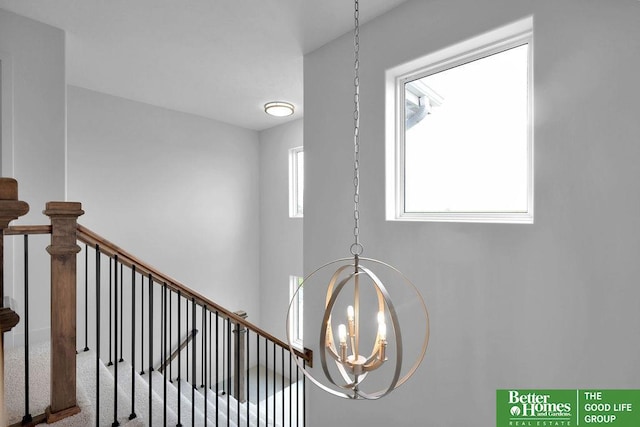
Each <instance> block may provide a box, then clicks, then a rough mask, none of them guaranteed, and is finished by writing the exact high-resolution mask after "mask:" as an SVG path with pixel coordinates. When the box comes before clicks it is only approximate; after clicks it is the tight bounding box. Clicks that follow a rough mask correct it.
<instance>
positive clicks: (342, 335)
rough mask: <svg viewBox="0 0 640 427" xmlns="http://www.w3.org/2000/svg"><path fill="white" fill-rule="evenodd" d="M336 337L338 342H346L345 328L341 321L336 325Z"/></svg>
mask: <svg viewBox="0 0 640 427" xmlns="http://www.w3.org/2000/svg"><path fill="white" fill-rule="evenodd" d="M338 339H339V340H340V344H346V343H347V328H346V327H345V326H344V324H342V323H341V324H339V325H338Z"/></svg>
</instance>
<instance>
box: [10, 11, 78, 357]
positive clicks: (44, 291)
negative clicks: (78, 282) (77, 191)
mask: <svg viewBox="0 0 640 427" xmlns="http://www.w3.org/2000/svg"><path fill="white" fill-rule="evenodd" d="M0 62H1V63H2V90H1V92H2V126H1V127H2V152H1V153H2V155H1V158H2V162H1V164H2V168H1V170H2V176H5V177H13V178H16V179H17V180H18V184H19V186H18V191H19V197H20V199H21V200H24V201H26V202H27V203H29V205H30V209H31V210H30V212H29V213H28V214H27V215H26V216H25V217H23V218H21V219H20V220H18V221H15V222H14V223H13V224H43V223H46V222H47V218H46V217H45V216H44V215H42V210H43V209H44V206H45V203H46V202H47V201H50V200H64V198H65V143H66V141H65V139H66V123H65V122H66V118H65V114H66V106H65V35H64V32H63V31H61V30H59V29H57V28H53V27H50V26H48V25H45V24H41V23H39V22H36V21H33V20H31V19H27V18H24V17H22V16H19V15H16V14H13V13H11V12H7V11H5V10H2V9H0ZM14 240H16V242H15V246H14V242H13V241H14ZM18 240H21V239H17V238H10V237H7V238H6V243H5V270H4V271H5V295H7V296H10V297H12V298H13V299H14V300H15V304H16V305H15V308H16V311H17V312H18V313H19V314H21V315H22V314H23V313H24V311H23V295H24V293H23V289H24V288H23V283H22V275H21V274H16V280H14V278H13V275H14V270H15V271H18V272H22V271H23V267H22V257H21V256H16V258H15V261H14V259H13V253H14V250H15V252H16V253H21V251H22V242H21V241H18ZM46 245H47V240H46V239H43V238H40V237H34V238H32V239H31V246H32V247H33V246H37V247H41V248H42V250H41V252H40V254H39V256H34V257H33V258H31V260H30V267H31V268H30V279H31V280H30V282H31V283H30V285H31V286H30V292H31V294H32V295H46V298H42V299H36V298H32V300H31V304H30V309H31V310H32V313H38V316H31V319H30V321H31V323H30V328H31V329H33V330H35V333H34V334H33V335H32V337H34V338H36V339H37V338H42V337H43V336H46V333H47V330H48V327H49V326H48V325H49V297H48V295H49V284H48V283H49V271H48V267H47V265H48V255H47V254H46V252H45V251H44V247H45V246H46ZM23 326H24V322H21V323H20V324H19V325H18V326H17V327H16V328H15V329H14V331H12V333H11V334H8V335H7V337H6V340H5V342H6V343H8V344H9V345H11V343H12V338H13V334H14V333H15V334H16V338H17V339H20V340H21V339H22V338H21V335H22V331H23V330H24V328H23Z"/></svg>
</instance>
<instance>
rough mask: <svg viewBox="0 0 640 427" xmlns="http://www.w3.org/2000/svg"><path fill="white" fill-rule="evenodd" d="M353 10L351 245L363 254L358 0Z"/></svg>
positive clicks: (352, 251) (355, 251)
mask: <svg viewBox="0 0 640 427" xmlns="http://www.w3.org/2000/svg"><path fill="white" fill-rule="evenodd" d="M354 7H355V10H354V12H353V21H354V30H353V50H354V63H353V70H354V77H353V86H354V94H353V104H354V110H353V187H354V192H353V205H354V206H353V220H354V227H353V237H354V243H353V245H351V254H352V255H355V256H358V255H360V254H362V252H363V247H362V245H361V244H360V23H359V19H360V10H359V4H358V0H355V2H354Z"/></svg>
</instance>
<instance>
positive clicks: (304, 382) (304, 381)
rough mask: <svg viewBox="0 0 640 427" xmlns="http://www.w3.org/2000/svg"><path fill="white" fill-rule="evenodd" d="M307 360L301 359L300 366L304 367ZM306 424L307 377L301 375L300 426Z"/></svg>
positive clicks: (304, 426)
mask: <svg viewBox="0 0 640 427" xmlns="http://www.w3.org/2000/svg"><path fill="white" fill-rule="evenodd" d="M306 367H307V361H306V360H303V361H302V368H303V369H306ZM306 425H307V377H306V375H303V376H302V426H303V427H306Z"/></svg>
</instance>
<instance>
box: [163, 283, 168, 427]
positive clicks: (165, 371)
mask: <svg viewBox="0 0 640 427" xmlns="http://www.w3.org/2000/svg"><path fill="white" fill-rule="evenodd" d="M166 312H167V282H164V284H163V287H162V317H163V322H162V327H163V328H164V329H163V337H164V343H163V345H162V360H163V361H166V360H167V315H166ZM162 374H163V375H162V384H163V391H162V392H163V395H162V401H163V402H164V405H163V409H162V411H163V418H162V419H163V421H164V424H163V425H165V426H166V425H167V368H166V366H165V368H164V370H163V372H162Z"/></svg>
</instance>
